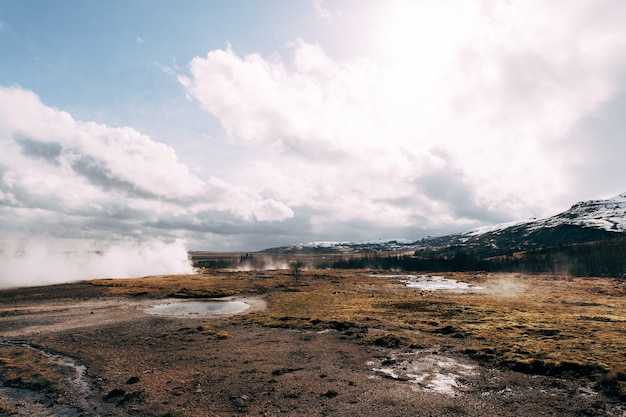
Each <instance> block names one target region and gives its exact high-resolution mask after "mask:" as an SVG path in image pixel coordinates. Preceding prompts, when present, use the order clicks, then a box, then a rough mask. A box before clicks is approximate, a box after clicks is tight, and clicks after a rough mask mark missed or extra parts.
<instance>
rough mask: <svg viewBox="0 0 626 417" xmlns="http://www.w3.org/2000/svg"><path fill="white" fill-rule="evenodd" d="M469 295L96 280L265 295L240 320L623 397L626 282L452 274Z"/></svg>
mask: <svg viewBox="0 0 626 417" xmlns="http://www.w3.org/2000/svg"><path fill="white" fill-rule="evenodd" d="M445 276H446V278H453V279H456V280H459V281H463V282H467V283H470V284H473V285H474V286H476V287H480V289H475V290H472V291H467V292H445V291H424V290H421V289H417V288H407V287H405V286H403V285H402V282H401V280H402V276H401V275H398V276H396V277H393V276H389V275H383V274H382V273H376V272H372V271H343V270H307V271H303V272H302V273H301V275H300V277H299V278H298V279H295V278H294V276H293V275H292V274H291V272H290V271H288V270H276V271H247V272H245V271H234V272H233V271H214V270H208V271H207V272H206V273H203V274H197V275H189V276H161V277H149V278H142V279H125V280H97V281H93V284H94V285H99V286H105V287H107V289H108V292H109V294H110V295H138V294H140V295H144V296H154V297H164V296H175V297H187V298H191V297H223V296H232V295H237V294H264V295H265V296H266V297H267V298H266V299H267V302H268V309H266V310H262V311H256V312H252V313H250V314H246V315H242V316H237V317H234V318H231V319H230V320H232V321H235V322H241V323H242V324H245V323H257V324H261V325H263V326H273V327H288V328H296V329H298V328H300V329H326V328H334V329H338V330H344V331H345V330H353V332H354V333H355V334H358V335H359V340H361V341H362V342H364V343H379V344H384V345H387V346H389V347H410V346H413V347H428V346H433V345H446V346H447V347H448V348H449V349H450V350H452V351H456V352H460V353H463V354H466V355H469V356H471V357H473V358H475V359H478V360H480V361H482V362H484V363H488V364H492V365H495V366H500V367H505V368H509V369H513V370H517V371H520V372H525V373H530V374H542V375H554V376H561V377H567V378H575V379H583V380H587V381H589V382H591V383H593V384H595V386H596V388H598V389H599V390H600V391H601V392H603V393H604V394H606V395H607V396H610V397H612V398H616V399H620V400H622V401H623V400H625V399H626V281H625V280H623V279H609V278H571V277H563V276H547V275H521V274H483V273H473V274H468V273H448V274H445Z"/></svg>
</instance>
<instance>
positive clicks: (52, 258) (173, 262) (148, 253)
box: [0, 240, 193, 288]
mask: <svg viewBox="0 0 626 417" xmlns="http://www.w3.org/2000/svg"><path fill="white" fill-rule="evenodd" d="M53 247H54V246H52V245H51V244H50V242H48V243H47V244H41V243H33V242H26V243H22V244H20V245H17V246H16V245H6V244H5V247H4V248H0V288H13V287H28V286H37V285H50V284H60V283H67V282H73V281H81V280H86V279H94V278H135V277H142V276H146V275H164V274H190V273H193V267H192V266H191V263H190V261H189V260H188V258H187V251H186V249H185V246H184V242H183V241H181V240H177V241H174V242H172V243H164V242H161V241H158V240H153V241H150V242H141V243H127V242H125V243H120V244H116V245H112V246H109V247H108V248H106V249H104V250H102V251H94V250H93V249H92V250H89V251H88V250H73V251H59V250H54V249H52V248H53Z"/></svg>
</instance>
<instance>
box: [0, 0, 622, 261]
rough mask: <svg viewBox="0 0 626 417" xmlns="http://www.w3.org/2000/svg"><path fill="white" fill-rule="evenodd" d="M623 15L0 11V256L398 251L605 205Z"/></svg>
mask: <svg viewBox="0 0 626 417" xmlns="http://www.w3.org/2000/svg"><path fill="white" fill-rule="evenodd" d="M625 18H626V5H625V4H624V3H623V2H621V1H618V0H600V1H586V0H585V1H583V0H576V1H568V2H565V1H556V2H549V3H548V2H543V1H523V2H522V1H520V2H517V1H495V0H494V1H489V0H475V1H468V2H463V3H462V4H460V3H458V2H446V1H428V0H423V1H401V0H398V1H394V2H378V1H356V0H341V1H330V0H328V1H323V0H312V1H305V0H302V1H287V0H273V1H270V0H267V1H228V2H225V1H181V2H173V1H147V0H145V1H141V0H134V1H87V0H80V1H78V0H77V1H70V0H64V1H59V2H47V1H29V0H20V1H17V0H0V142H1V144H2V149H3V151H2V153H3V155H2V156H0V213H1V215H2V218H3V222H2V223H3V226H2V227H3V229H4V230H3V231H2V232H3V236H4V241H3V245H4V246H10V245H12V244H13V243H11V242H22V243H19V244H21V245H23V244H24V243H23V242H27V241H30V240H32V239H37V240H38V241H41V242H55V243H54V245H57V246H58V247H60V246H68V247H72V246H76V245H79V246H80V245H83V246H84V245H85V244H84V242H89V243H88V244H87V247H88V248H94V247H95V248H100V247H105V246H108V245H115V244H116V242H120V241H129V240H132V241H134V242H153V241H158V242H166V243H167V242H178V243H177V244H179V245H182V246H183V247H185V248H187V249H192V250H200V249H207V250H226V251H229V250H237V251H239V250H242V251H247V250H257V249H262V248H267V247H271V246H277V245H285V244H291V243H298V242H307V241H316V240H341V241H361V240H372V239H380V238H407V239H419V238H421V237H424V236H426V235H435V234H445V233H451V232H462V231H467V230H469V229H471V228H474V227H478V226H482V225H488V224H494V223H498V222H506V221H513V220H524V219H527V218H530V217H543V216H549V215H553V214H556V213H558V212H560V211H562V210H564V209H567V208H568V207H569V206H571V205H572V204H574V203H576V202H577V201H581V200H588V199H597V198H609V197H612V196H614V195H617V194H620V193H622V192H624V191H626V189H625V186H624V182H623V178H625V177H626V176H625V175H624V174H625V173H624V170H625V169H626V168H624V164H623V163H622V159H623V155H624V151H626V144H625V143H626V141H624V125H623V120H624V116H626V115H625V114H624V112H625V111H626V110H625V109H626V106H624V102H625V101H626V96H625V92H624V87H625V85H626V83H625V81H626V72H625V71H626V45H625V44H626V36H624V35H623V29H622V26H623V21H625ZM80 242H83V243H80ZM18 246H19V245H18Z"/></svg>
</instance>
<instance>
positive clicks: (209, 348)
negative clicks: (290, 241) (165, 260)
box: [0, 281, 626, 417]
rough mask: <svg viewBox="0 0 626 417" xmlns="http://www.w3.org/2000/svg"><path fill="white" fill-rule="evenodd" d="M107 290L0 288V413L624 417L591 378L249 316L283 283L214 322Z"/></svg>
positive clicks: (442, 342)
mask: <svg viewBox="0 0 626 417" xmlns="http://www.w3.org/2000/svg"><path fill="white" fill-rule="evenodd" d="M333 282H334V283H335V284H336V283H337V281H333ZM299 285H302V283H299ZM112 288H115V287H114V286H113V284H112V285H111V286H107V285H92V284H90V283H76V284H68V285H58V286H51V287H40V288H23V289H13V290H5V291H0V380H2V385H3V388H1V389H0V416H33V417H36V416H159V417H160V416H163V417H165V416H167V417H174V416H177V417H182V416H189V417H191V416H239V415H245V416H303V415H307V416H386V417H391V416H516V417H517V416H533V417H534V416H542V415H546V416H549V415H553V416H625V415H626V412H625V411H624V410H625V407H624V404H623V403H620V402H619V400H615V399H610V398H607V397H605V396H604V395H601V394H599V393H597V392H596V391H595V390H594V385H593V383H592V382H593V381H588V382H585V381H584V380H581V379H580V378H567V377H563V376H562V375H561V376H559V377H554V376H545V375H533V374H529V373H521V372H515V371H512V370H510V369H506V368H503V367H498V366H495V365H493V364H490V363H488V362H484V361H483V362H477V361H476V360H475V359H472V358H470V357H469V356H467V355H464V354H462V352H463V351H464V349H463V348H464V346H465V345H467V343H468V340H467V338H462V337H458V335H456V334H454V333H453V332H445V331H444V332H433V333H431V334H427V335H424V336H423V337H422V338H421V339H420V340H421V343H419V344H415V343H408V342H407V341H410V340H414V339H412V338H411V337H407V338H403V337H399V336H398V335H399V334H400V335H401V334H402V332H405V333H407V334H408V333H410V332H412V331H413V330H411V329H403V330H402V332H398V331H395V332H393V333H390V332H388V329H386V328H385V326H384V323H383V324H381V323H380V322H377V323H376V325H372V326H362V325H360V324H358V325H357V324H354V323H352V322H349V321H343V322H341V321H338V322H329V323H330V324H327V325H322V326H321V327H320V326H317V327H315V326H312V327H309V328H307V327H306V326H304V327H303V326H291V325H286V326H276V325H271V326H270V325H267V324H264V323H263V322H262V321H261V320H260V319H259V320H252V319H249V318H248V317H253V316H254V314H257V313H258V312H260V311H262V309H264V308H266V309H268V311H271V309H272V308H274V307H273V302H272V295H273V294H276V293H280V292H282V291H289V287H288V286H285V285H282V284H281V285H277V286H276V287H273V288H267V287H263V288H261V287H259V288H258V290H257V291H252V292H250V291H248V292H247V293H245V294H243V293H242V294H237V295H234V296H231V297H229V298H236V299H238V300H243V301H245V302H247V303H249V304H250V305H251V308H250V309H249V310H247V311H246V312H244V313H242V314H239V315H235V316H216V317H210V316H200V315H187V316H183V317H178V316H159V315H151V314H148V313H147V311H146V309H148V308H149V307H151V306H154V305H158V304H162V303H163V302H164V301H163V300H164V299H166V298H167V299H168V300H169V299H170V298H169V297H168V295H167V294H161V293H159V292H158V291H157V292H151V291H145V289H141V290H136V291H134V292H131V293H128V294H123V292H122V293H120V292H119V291H117V292H116V291H112ZM233 291H234V292H237V291H238V290H233ZM170 295H171V294H170ZM285 321H286V322H287V321H289V320H288V319H285ZM311 321H314V320H311ZM396 330H397V329H396ZM414 332H415V333H418V332H419V331H418V330H414ZM446 333H448V334H446ZM27 355H28V358H29V359H28V360H26V361H20V358H24V357H27ZM20 373H21V374H20ZM16 375H17V376H16Z"/></svg>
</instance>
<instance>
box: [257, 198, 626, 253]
mask: <svg viewBox="0 0 626 417" xmlns="http://www.w3.org/2000/svg"><path fill="white" fill-rule="evenodd" d="M625 235H626V193H623V194H620V195H618V196H616V197H613V198H610V199H608V200H591V201H584V202H580V203H577V204H575V205H573V206H572V207H571V208H570V209H569V210H566V211H564V212H562V213H559V214H557V215H555V216H552V217H548V218H545V219H533V220H528V221H521V222H513V223H506V224H498V225H493V226H486V227H481V228H477V229H474V230H471V231H469V232H466V233H460V234H453V235H447V236H440V237H429V238H424V239H421V240H416V241H411V240H406V239H392V240H376V241H371V242H358V243H351V242H311V243H305V244H298V245H291V246H286V247H281V248H272V249H268V250H266V251H263V252H273V253H312V254H313V253H359V252H389V251H395V252H399V251H411V250H413V251H426V252H429V253H433V252H436V253H441V254H443V255H445V254H450V253H455V252H458V251H465V252H470V253H475V254H476V255H479V256H480V257H487V256H497V255H503V254H508V253H513V252H518V251H523V250H528V249H535V248H542V247H549V246H556V245H568V244H578V243H585V242H592V241H599V240H605V239H610V238H613V237H620V236H625Z"/></svg>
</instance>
